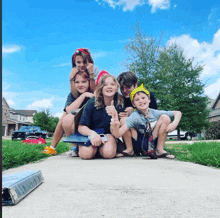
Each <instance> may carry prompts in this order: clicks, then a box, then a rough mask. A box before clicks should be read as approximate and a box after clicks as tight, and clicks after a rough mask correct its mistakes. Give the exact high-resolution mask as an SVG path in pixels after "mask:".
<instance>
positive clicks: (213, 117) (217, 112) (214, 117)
mask: <svg viewBox="0 0 220 218" xmlns="http://www.w3.org/2000/svg"><path fill="white" fill-rule="evenodd" d="M210 108H211V112H210V114H209V122H215V121H219V120H220V92H219V94H218V96H217V98H216V99H215V100H214V101H212V105H211V107H210Z"/></svg>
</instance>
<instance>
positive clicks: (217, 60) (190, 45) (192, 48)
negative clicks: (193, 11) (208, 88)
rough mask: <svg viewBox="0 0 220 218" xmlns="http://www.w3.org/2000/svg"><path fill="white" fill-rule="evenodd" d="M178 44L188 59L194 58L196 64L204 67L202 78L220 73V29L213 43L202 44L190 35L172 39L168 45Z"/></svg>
mask: <svg viewBox="0 0 220 218" xmlns="http://www.w3.org/2000/svg"><path fill="white" fill-rule="evenodd" d="M173 43H176V44H177V45H178V46H180V47H181V48H182V49H183V52H184V55H185V56H186V57H187V58H194V64H197V63H199V64H200V65H203V66H204V69H203V71H202V73H201V78H204V77H210V76H212V75H217V74H219V73H220V29H219V30H218V31H217V32H216V33H215V34H214V36H213V41H212V43H207V42H201V43H199V42H198V40H197V39H193V38H192V37H190V35H181V36H179V37H171V38H170V40H169V41H168V42H167V44H168V45H171V44H173Z"/></svg>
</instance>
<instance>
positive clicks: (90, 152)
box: [78, 145, 98, 160]
mask: <svg viewBox="0 0 220 218" xmlns="http://www.w3.org/2000/svg"><path fill="white" fill-rule="evenodd" d="M97 150H98V147H95V146H92V145H90V146H89V147H87V146H83V145H79V153H78V154H79V156H80V157H81V158H82V159H84V160H90V159H92V158H93V157H95V154H96V152H97Z"/></svg>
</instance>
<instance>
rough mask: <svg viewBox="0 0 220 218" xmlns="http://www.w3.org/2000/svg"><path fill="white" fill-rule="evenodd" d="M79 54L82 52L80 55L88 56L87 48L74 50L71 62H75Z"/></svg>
mask: <svg viewBox="0 0 220 218" xmlns="http://www.w3.org/2000/svg"><path fill="white" fill-rule="evenodd" d="M79 52H82V53H84V54H86V55H88V56H90V54H89V52H88V49H87V48H78V49H76V51H75V53H74V54H73V62H75V58H76V55H78V54H79Z"/></svg>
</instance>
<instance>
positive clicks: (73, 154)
mask: <svg viewBox="0 0 220 218" xmlns="http://www.w3.org/2000/svg"><path fill="white" fill-rule="evenodd" d="M68 156H70V157H78V146H73V147H71V150H70V151H69V152H68Z"/></svg>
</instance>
